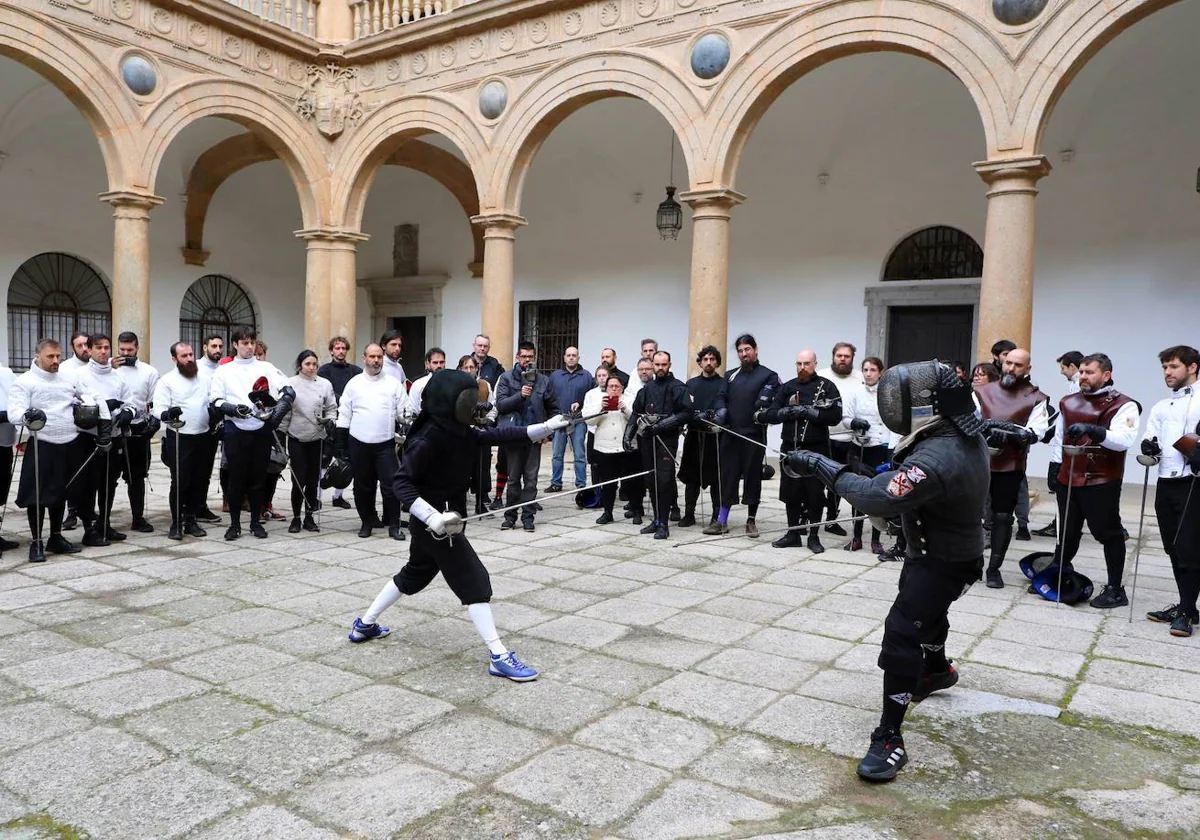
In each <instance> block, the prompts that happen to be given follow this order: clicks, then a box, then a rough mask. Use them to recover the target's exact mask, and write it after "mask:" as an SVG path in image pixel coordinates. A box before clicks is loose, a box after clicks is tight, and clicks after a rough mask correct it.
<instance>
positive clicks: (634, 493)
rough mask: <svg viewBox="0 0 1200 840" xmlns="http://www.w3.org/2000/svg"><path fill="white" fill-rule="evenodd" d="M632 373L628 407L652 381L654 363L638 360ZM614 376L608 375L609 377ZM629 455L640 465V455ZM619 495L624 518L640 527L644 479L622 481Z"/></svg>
mask: <svg viewBox="0 0 1200 840" xmlns="http://www.w3.org/2000/svg"><path fill="white" fill-rule="evenodd" d="M633 371H634V376H633V378H632V379H630V380H629V387H628V388H627V389H626V390H625V401H626V402H627V403H629V405H630V407H632V406H633V401H634V400H635V399H637V394H638V391H640V390H642V388H644V387H646V383H647V382H650V381H652V380H653V379H654V362H652V361H650V360H649V359H638V363H637V364H636V365H635V366H634V368H633ZM615 375H616V374H613V373H610V374H609V376H615ZM629 454H630V456H631V458H630V460H631V463H632V466H636V465H637V464H639V463H641V459H642V458H641V455H639V454H638V453H636V452H633V453H629ZM620 494H621V498H622V499H624V500H625V518H626V519H628V520H630V521H631V523H632V524H634V525H641V524H642V517H643V516H645V515H646V477H645V476H639V477H638V478H629V479H626V480H624V481H622V482H621V484H620Z"/></svg>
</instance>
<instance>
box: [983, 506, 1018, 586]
mask: <svg viewBox="0 0 1200 840" xmlns="http://www.w3.org/2000/svg"><path fill="white" fill-rule="evenodd" d="M1012 535H1013V518H1012V516H1011V515H1010V516H993V517H992V545H991V559H990V560H989V561H988V568H987V587H988V589H1003V588H1004V578H1002V577H1001V576H1000V566H1001V565H1002V564H1003V563H1004V555H1005V554H1006V553H1008V544H1009V543H1010V542H1011V541H1012Z"/></svg>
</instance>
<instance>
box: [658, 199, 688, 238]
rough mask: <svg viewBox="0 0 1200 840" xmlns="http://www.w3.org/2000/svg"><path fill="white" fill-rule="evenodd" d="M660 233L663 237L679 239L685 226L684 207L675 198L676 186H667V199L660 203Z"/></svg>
mask: <svg viewBox="0 0 1200 840" xmlns="http://www.w3.org/2000/svg"><path fill="white" fill-rule="evenodd" d="M657 225H658V235H659V236H661V237H662V238H663V239H678V238H679V231H680V230H681V229H682V228H683V208H682V207H680V206H679V202H678V201H676V200H675V188H674V187H667V199H666V201H664V202H663V203H662V204H660V205H658V217H657Z"/></svg>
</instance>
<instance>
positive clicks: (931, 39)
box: [706, 0, 1012, 186]
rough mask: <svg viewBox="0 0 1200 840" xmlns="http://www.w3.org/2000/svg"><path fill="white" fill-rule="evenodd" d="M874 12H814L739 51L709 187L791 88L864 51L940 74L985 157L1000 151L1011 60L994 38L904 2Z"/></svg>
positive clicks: (715, 127)
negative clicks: (977, 133) (962, 106)
mask: <svg viewBox="0 0 1200 840" xmlns="http://www.w3.org/2000/svg"><path fill="white" fill-rule="evenodd" d="M879 8H880V7H879V4H878V3H875V2H868V0H857V2H852V3H837V4H823V5H820V6H815V7H811V8H809V9H806V10H804V11H802V12H799V13H797V14H795V15H793V16H791V17H790V18H788V19H787V20H785V21H783V22H782V23H780V24H779V25H778V26H777V27H775V28H774V29H773V30H771V32H769V33H768V34H766V35H765V36H764V37H763V38H762V39H760V40H759V41H758V42H757V43H755V44H753V45H747V46H746V47H745V48H744V49H742V50H741V51H740V58H739V59H738V60H737V61H736V62H735V63H734V64H733V65H731V67H730V69H729V70H728V71H727V72H728V76H727V77H726V78H725V80H724V81H723V82H722V83H721V85H720V87H719V88H718V89H717V92H716V98H715V99H714V101H713V104H712V107H711V110H710V114H709V120H708V125H709V126H711V129H712V130H711V132H710V133H709V137H710V138H711V139H710V141H709V146H708V148H707V149H706V158H707V159H708V160H709V161H711V165H712V169H711V172H710V173H709V174H708V178H709V179H711V181H712V182H713V183H715V184H720V185H724V186H731V185H732V184H733V182H734V176H735V174H736V171H737V165H738V162H739V159H740V157H741V154H742V151H743V149H744V148H745V144H746V141H747V139H748V138H749V136H750V134H751V133H753V131H754V127H755V126H756V125H757V124H758V121H759V119H761V118H762V116H763V114H764V113H766V111H767V109H768V108H769V107H770V106H771V104H772V103H773V102H774V101H775V99H776V98H778V96H779V95H780V94H781V93H783V91H784V90H786V89H787V88H788V86H790V85H791V84H792V83H793V82H795V81H796V80H797V79H799V78H800V77H802V76H804V75H805V74H807V73H809V72H811V71H812V70H815V69H816V68H818V67H820V66H821V65H823V64H827V63H829V62H830V61H833V60H835V59H838V58H842V57H845V56H849V55H854V54H857V53H864V52H901V53H907V54H910V55H915V56H918V57H920V58H924V59H927V60H929V61H932V62H933V63H935V64H938V65H940V66H941V67H943V68H945V69H946V70H948V71H949V72H950V73H952V74H953V75H954V76H955V77H957V78H958V79H959V81H961V82H962V84H963V86H964V87H965V88H966V90H967V92H968V93H969V94H970V96H971V98H972V99H973V100H974V102H975V105H976V108H977V109H978V111H979V118H980V120H981V122H982V124H983V131H984V138H985V140H986V146H987V151H988V156H989V157H991V156H993V152H994V150H996V149H999V148H1003V147H1004V146H1005V143H1006V138H1005V132H1006V131H1007V125H1008V119H1007V116H1006V113H1007V112H1006V107H1005V98H1004V90H1005V86H1006V84H1007V79H1006V76H1008V75H1010V74H1011V71H1009V70H1008V69H1007V68H1011V66H1012V61H1011V60H1010V58H1009V57H1008V55H1007V54H1005V52H1004V51H1003V49H1001V47H1000V45H999V43H998V42H997V39H996V37H995V36H994V34H992V33H991V32H989V31H988V30H986V29H985V28H984V27H983V26H982V25H981V24H980V23H979V22H978V21H974V20H972V19H971V18H970V17H968V16H967V15H966V14H965V13H962V12H958V11H955V10H952V9H951V8H950V7H948V6H935V5H933V4H929V3H924V2H917V1H916V0H901V2H896V3H893V4H889V5H888V7H887V8H888V9H889V14H888V15H886V16H884V15H880V14H879ZM967 163H969V161H968V162H964V164H963V165H964V166H965V165H966V164H967Z"/></svg>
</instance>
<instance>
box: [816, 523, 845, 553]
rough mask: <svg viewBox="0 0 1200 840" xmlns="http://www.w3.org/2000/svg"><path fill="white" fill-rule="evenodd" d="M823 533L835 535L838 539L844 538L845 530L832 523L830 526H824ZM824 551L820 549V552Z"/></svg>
mask: <svg viewBox="0 0 1200 840" xmlns="http://www.w3.org/2000/svg"><path fill="white" fill-rule="evenodd" d="M825 533H826V534H837V535H838V536H839V537H844V536H846V529H845V528H843V527H842V526H841V525H839V524H837V523H836V522H834V523H831V524H829V525H826V526H825ZM824 550H825V549H821V551H824Z"/></svg>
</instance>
